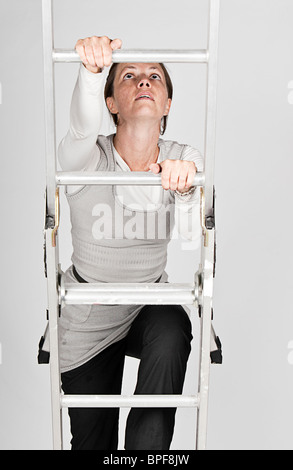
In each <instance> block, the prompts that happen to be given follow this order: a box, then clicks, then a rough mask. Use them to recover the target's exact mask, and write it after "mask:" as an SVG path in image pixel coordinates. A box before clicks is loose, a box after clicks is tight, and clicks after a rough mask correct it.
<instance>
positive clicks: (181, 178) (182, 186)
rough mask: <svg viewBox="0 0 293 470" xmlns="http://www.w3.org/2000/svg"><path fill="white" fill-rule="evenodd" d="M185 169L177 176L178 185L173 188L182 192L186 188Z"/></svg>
mask: <svg viewBox="0 0 293 470" xmlns="http://www.w3.org/2000/svg"><path fill="white" fill-rule="evenodd" d="M186 181H187V171H181V172H180V174H179V178H178V186H177V188H175V189H178V191H180V192H182V191H184V190H185V189H186Z"/></svg>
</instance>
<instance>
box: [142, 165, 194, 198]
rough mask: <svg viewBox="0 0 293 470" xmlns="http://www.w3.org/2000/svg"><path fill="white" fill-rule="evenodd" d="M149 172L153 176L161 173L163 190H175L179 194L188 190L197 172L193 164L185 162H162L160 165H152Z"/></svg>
mask: <svg viewBox="0 0 293 470" xmlns="http://www.w3.org/2000/svg"><path fill="white" fill-rule="evenodd" d="M150 170H151V171H152V173H155V174H158V173H160V172H162V186H163V188H164V189H172V190H173V191H175V190H177V191H178V192H180V193H185V192H186V191H188V190H189V189H190V187H191V186H192V183H193V181H194V177H195V174H196V171H197V169H196V166H195V164H194V162H190V161H187V160H164V161H163V162H161V163H152V164H151V165H150Z"/></svg>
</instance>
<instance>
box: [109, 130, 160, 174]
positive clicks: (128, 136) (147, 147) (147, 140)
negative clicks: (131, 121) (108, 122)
mask: <svg viewBox="0 0 293 470" xmlns="http://www.w3.org/2000/svg"><path fill="white" fill-rule="evenodd" d="M159 136H160V133H159V130H158V129H154V128H152V129H148V130H147V131H146V128H145V126H144V127H143V128H141V127H139V126H136V127H135V128H133V127H131V128H130V127H127V126H126V125H119V126H118V127H117V132H116V135H115V137H114V142H113V143H114V147H115V149H116V150H117V152H118V153H119V155H120V156H121V157H122V158H123V160H124V161H125V162H126V163H127V165H128V166H129V168H130V169H131V170H132V171H148V170H149V166H150V164H151V163H156V161H157V159H158V155H159V147H158V140H159Z"/></svg>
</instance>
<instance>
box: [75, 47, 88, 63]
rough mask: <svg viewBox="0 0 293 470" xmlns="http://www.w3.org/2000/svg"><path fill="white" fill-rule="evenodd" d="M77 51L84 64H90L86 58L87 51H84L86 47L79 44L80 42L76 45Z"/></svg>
mask: <svg viewBox="0 0 293 470" xmlns="http://www.w3.org/2000/svg"><path fill="white" fill-rule="evenodd" d="M75 50H76V52H77V53H78V55H79V57H80V59H81V61H82V63H84V64H86V65H87V64H88V60H87V58H86V54H85V50H84V46H83V45H82V44H78V42H77V43H76V46H75Z"/></svg>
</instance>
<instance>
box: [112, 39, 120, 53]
mask: <svg viewBox="0 0 293 470" xmlns="http://www.w3.org/2000/svg"><path fill="white" fill-rule="evenodd" d="M110 46H111V49H112V50H113V51H116V50H117V49H120V48H121V47H122V41H121V39H118V38H117V39H113V41H111V44H110Z"/></svg>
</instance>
